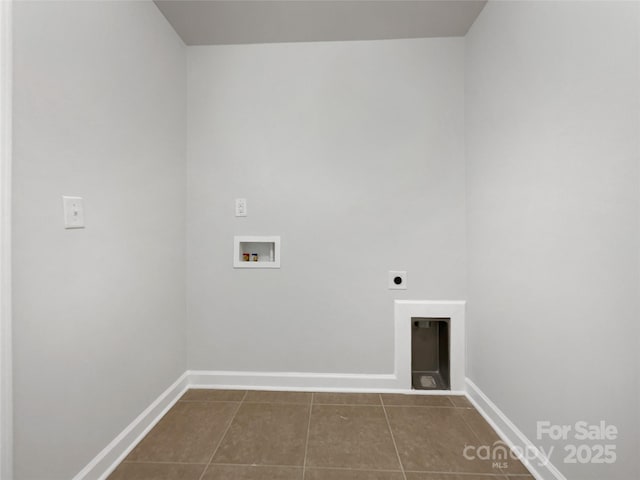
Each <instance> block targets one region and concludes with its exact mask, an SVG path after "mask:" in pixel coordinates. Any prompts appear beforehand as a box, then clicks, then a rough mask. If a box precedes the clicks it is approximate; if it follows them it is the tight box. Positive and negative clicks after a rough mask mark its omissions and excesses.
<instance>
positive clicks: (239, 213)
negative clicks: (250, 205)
mask: <svg viewBox="0 0 640 480" xmlns="http://www.w3.org/2000/svg"><path fill="white" fill-rule="evenodd" d="M246 216H247V199H246V198H236V217H246Z"/></svg>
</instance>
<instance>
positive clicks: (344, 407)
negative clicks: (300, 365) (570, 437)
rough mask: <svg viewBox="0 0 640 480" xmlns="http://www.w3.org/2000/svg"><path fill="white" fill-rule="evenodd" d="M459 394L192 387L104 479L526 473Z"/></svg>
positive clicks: (454, 479) (396, 478)
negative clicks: (491, 450) (472, 452)
mask: <svg viewBox="0 0 640 480" xmlns="http://www.w3.org/2000/svg"><path fill="white" fill-rule="evenodd" d="M498 440H499V438H498V436H497V435H496V433H495V432H494V431H493V430H492V429H491V427H490V426H489V425H488V424H487V423H486V422H485V421H484V419H483V418H482V417H481V416H480V414H478V412H477V411H476V410H475V409H474V408H473V407H472V406H471V404H470V403H469V402H468V400H467V399H466V398H465V397H456V396H427V395H395V394H381V395H378V394H362V393H356V394H349V393H344V394H343V393H305V392H262V391H238V390H189V391H187V392H186V393H185V394H184V396H183V397H182V398H181V399H180V401H178V402H177V403H176V405H175V406H174V407H173V408H172V409H171V410H170V411H169V412H168V413H167V414H166V415H165V416H164V418H162V420H161V421H160V422H159V423H158V424H157V425H156V426H155V427H154V428H153V430H151V432H149V434H148V435H147V436H146V437H145V438H144V439H143V440H142V441H141V442H140V444H138V445H137V446H136V447H135V448H134V450H133V451H132V452H131V453H130V454H129V456H128V457H127V458H126V459H125V461H124V462H123V463H121V464H120V465H119V466H118V468H117V469H116V470H115V471H114V472H113V474H112V475H111V476H110V477H109V480H527V479H532V478H533V477H532V476H530V475H529V473H528V472H527V470H526V469H525V468H524V466H523V465H522V464H521V463H520V462H518V461H517V460H512V459H509V461H508V465H506V466H505V465H500V467H502V468H499V467H498V466H496V465H495V464H493V462H492V461H488V460H487V461H483V460H467V459H465V457H464V456H463V450H464V448H465V446H467V445H476V446H481V445H488V446H491V445H492V444H493V443H494V442H496V441H498Z"/></svg>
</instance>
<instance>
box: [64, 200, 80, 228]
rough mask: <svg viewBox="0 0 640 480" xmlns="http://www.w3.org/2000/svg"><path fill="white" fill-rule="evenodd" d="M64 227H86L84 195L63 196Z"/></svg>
mask: <svg viewBox="0 0 640 480" xmlns="http://www.w3.org/2000/svg"><path fill="white" fill-rule="evenodd" d="M62 206H63V209H64V228H84V205H83V203H82V197H66V196H65V197H62Z"/></svg>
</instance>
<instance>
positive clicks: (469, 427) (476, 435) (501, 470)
mask: <svg viewBox="0 0 640 480" xmlns="http://www.w3.org/2000/svg"><path fill="white" fill-rule="evenodd" d="M473 410H474V411H475V412H476V413H477V414H478V415H480V412H478V411H477V410H476V409H475V408H474V409H473ZM460 417H461V418H462V422H463V423H464V424H465V425H466V426H467V428H468V429H469V430H471V433H472V434H473V435H474V436H475V437H476V438H477V439H478V445H482V444H483V443H484V441H483V440H482V438H480V434H479V433H478V432H477V431H476V429H475V428H473V426H472V425H471V423H470V422H469V421H467V419H466V418H465V415H460ZM483 421H485V420H484V419H483ZM487 426H488V427H489V429H490V430H491V431H492V432H493V433H494V435H495V436H496V437H498V438H500V436H499V435H498V434H497V433H496V432H495V430H494V429H493V428H491V425H489V424H487ZM507 448H509V447H508V446H507ZM509 452H510V453H511V452H512V449H511V448H509ZM525 468H526V467H525ZM498 470H500V474H501V475H504V476H508V475H509V474H508V473H506V472H505V471H504V470H503V469H502V468H498Z"/></svg>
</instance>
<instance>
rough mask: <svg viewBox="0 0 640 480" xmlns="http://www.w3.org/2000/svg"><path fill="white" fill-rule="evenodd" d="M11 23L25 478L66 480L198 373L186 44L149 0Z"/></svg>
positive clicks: (31, 15) (53, 10) (84, 6)
mask: <svg viewBox="0 0 640 480" xmlns="http://www.w3.org/2000/svg"><path fill="white" fill-rule="evenodd" d="M14 33H15V39H14V47H15V50H14V60H15V82H14V85H15V95H14V108H15V110H14V132H15V135H14V148H15V150H14V179H13V182H14V185H13V186H14V199H13V200H14V211H13V215H14V217H13V218H14V226H13V228H14V238H13V245H14V309H15V310H14V332H15V337H14V352H15V360H14V361H15V363H14V365H15V387H14V388H15V473H16V474H15V478H16V479H18V480H22V479H25V480H26V479H28V480H53V479H69V478H71V477H73V476H74V475H75V474H76V473H77V472H78V471H79V470H80V469H81V468H83V467H84V466H85V465H86V464H87V463H88V462H89V461H90V460H91V459H92V458H93V456H94V455H96V454H97V453H98V452H99V451H100V450H101V449H102V448H103V447H105V446H106V445H107V443H108V442H109V441H111V440H112V439H113V438H114V437H115V436H116V435H117V434H118V433H119V432H121V431H122V429H123V428H124V427H125V426H126V425H127V424H129V422H131V421H132V420H133V419H134V418H135V417H136V416H137V415H138V414H140V413H141V412H142V410H143V409H144V408H146V407H147V406H148V405H149V404H150V403H151V402H152V401H153V400H154V399H155V398H156V397H157V396H158V395H159V394H160V393H161V392H162V391H164V390H165V389H166V388H167V387H168V386H169V385H170V384H171V383H173V382H174V381H175V380H176V379H177V378H178V376H179V375H180V374H181V373H183V372H184V370H185V368H186V353H185V324H184V317H185V300H184V272H185V269H184V206H185V188H184V187H185V164H184V158H185V147H186V143H185V140H186V139H185V121H186V104H185V88H186V85H185V80H186V77H185V68H186V66H185V48H184V45H183V44H182V42H181V41H180V40H179V38H178V37H177V36H176V34H175V33H174V32H173V30H172V29H171V27H170V26H169V25H168V24H167V23H166V21H165V19H164V18H163V16H162V14H161V13H160V12H159V11H158V10H157V8H156V7H155V5H154V4H153V3H151V2H138V1H132V2H69V3H66V2H44V3H34V2H16V5H15V23H14ZM65 194H66V195H68V194H71V195H81V196H83V197H84V200H85V210H86V212H85V214H86V225H87V228H86V229H85V230H64V229H63V225H62V208H61V206H62V202H61V196H62V195H65Z"/></svg>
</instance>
